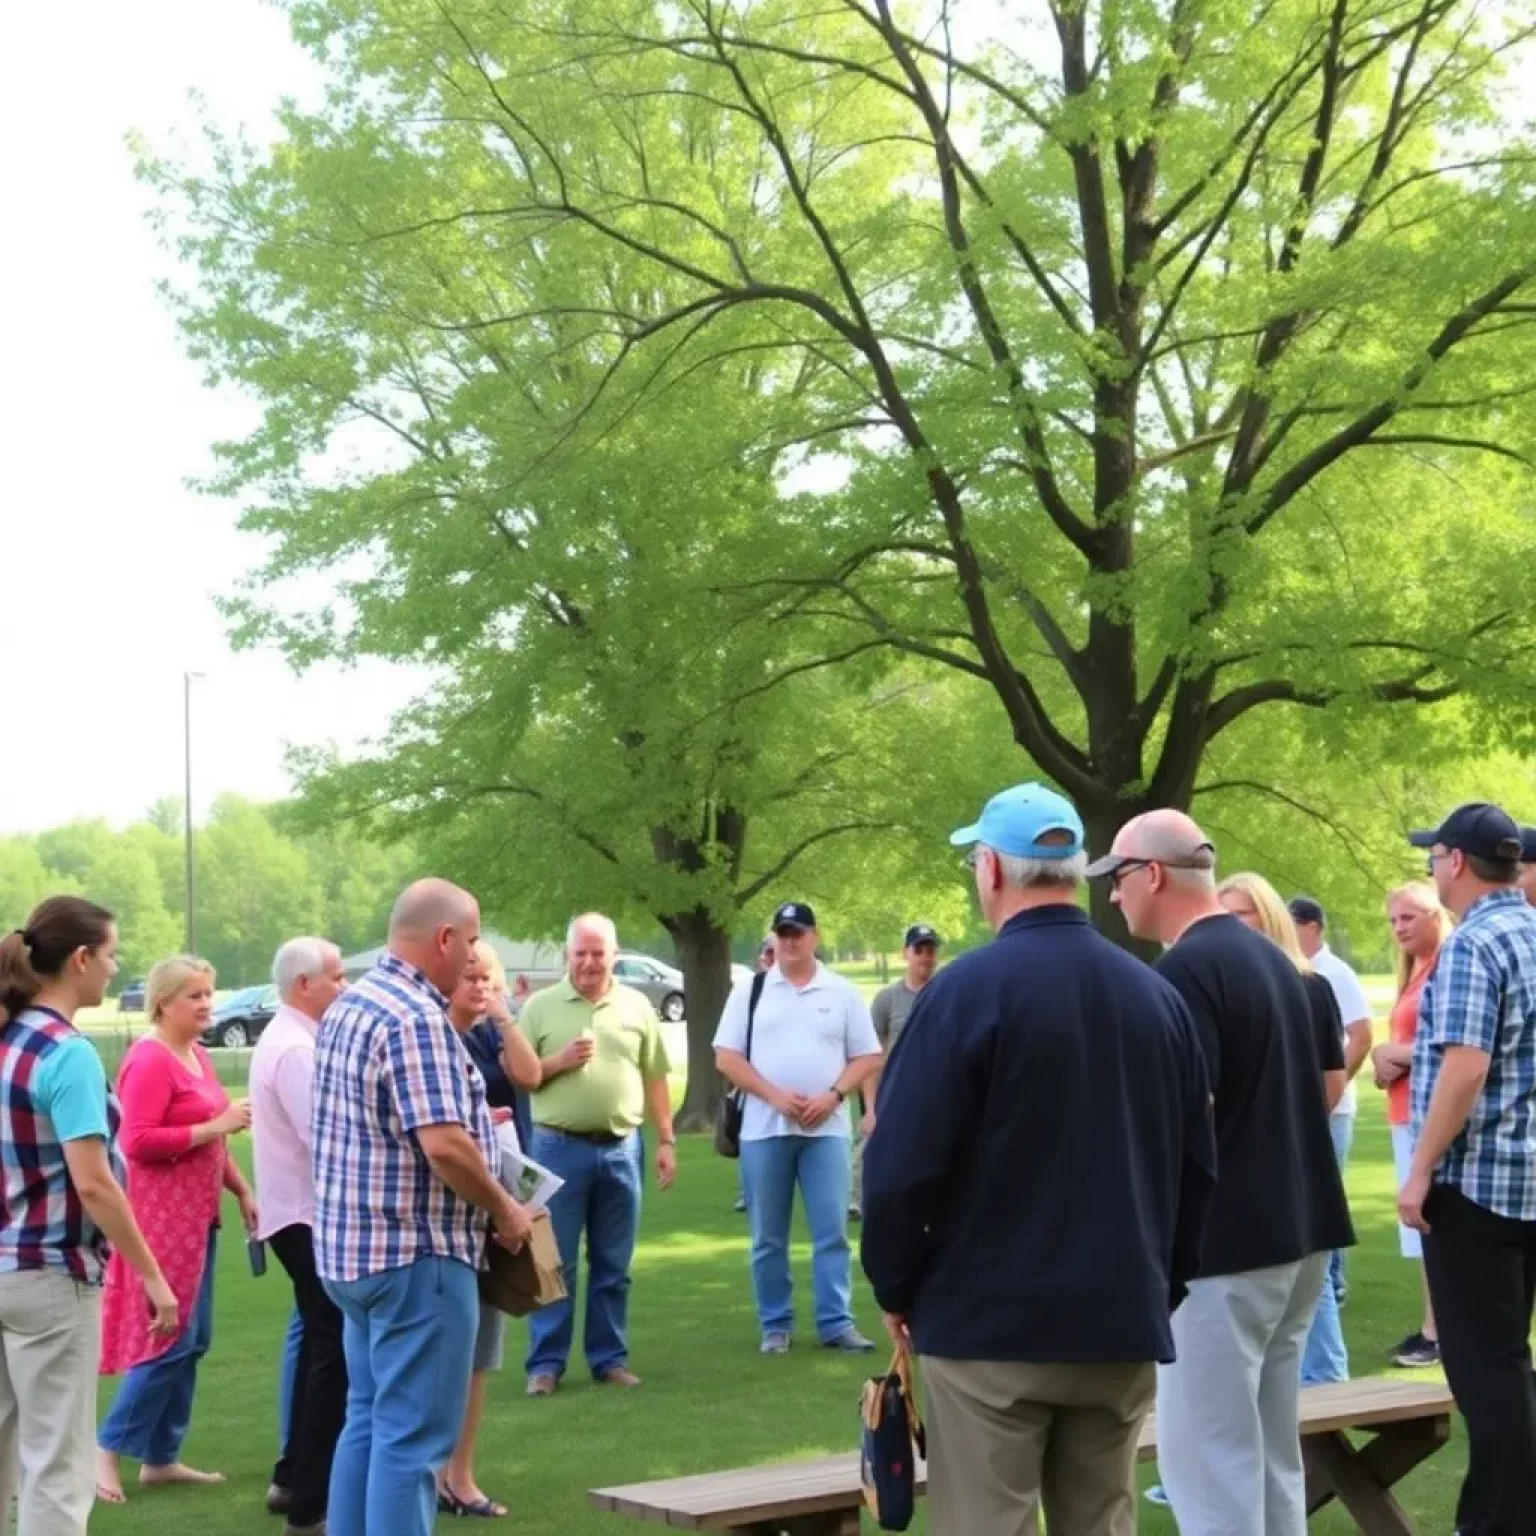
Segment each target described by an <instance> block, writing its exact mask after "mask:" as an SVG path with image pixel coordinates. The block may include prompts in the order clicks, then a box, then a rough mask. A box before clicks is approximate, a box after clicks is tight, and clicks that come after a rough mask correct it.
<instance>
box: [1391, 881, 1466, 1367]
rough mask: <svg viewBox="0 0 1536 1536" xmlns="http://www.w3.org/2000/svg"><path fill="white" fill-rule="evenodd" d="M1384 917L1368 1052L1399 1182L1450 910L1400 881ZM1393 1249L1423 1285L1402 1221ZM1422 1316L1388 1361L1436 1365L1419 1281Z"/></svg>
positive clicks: (1415, 1243)
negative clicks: (1428, 994) (1420, 1047)
mask: <svg viewBox="0 0 1536 1536" xmlns="http://www.w3.org/2000/svg"><path fill="white" fill-rule="evenodd" d="M1387 921H1388V922H1389V923H1390V924H1391V925H1392V937H1393V939H1394V940H1395V941H1396V944H1397V1001H1396V1002H1395V1003H1393V1005H1392V1018H1391V1023H1390V1024H1389V1026H1388V1032H1387V1033H1388V1038H1387V1040H1386V1042H1385V1043H1384V1044H1382V1045H1378V1046H1377V1047H1376V1049H1375V1050H1374V1051H1372V1052H1371V1064H1372V1066H1373V1067H1374V1068H1375V1070H1376V1083H1377V1086H1378V1087H1381V1088H1385V1089H1386V1090H1387V1125H1388V1126H1389V1127H1390V1129H1391V1132H1392V1161H1393V1163H1394V1164H1395V1165H1396V1169H1397V1182H1398V1184H1399V1186H1401V1185H1402V1183H1403V1181H1404V1180H1405V1179H1406V1178H1407V1177H1408V1168H1409V1165H1410V1164H1411V1163H1412V1161H1413V1134H1412V1131H1411V1130H1410V1128H1409V1124H1408V1119H1409V1114H1408V1092H1409V1086H1408V1074H1409V1072H1410V1070H1411V1069H1412V1067H1413V1038H1414V1035H1415V1034H1417V1032H1418V1027H1419V998H1420V997H1421V996H1422V995H1423V992H1424V983H1425V982H1426V981H1428V980H1429V975H1430V972H1431V971H1433V970H1434V968H1435V961H1436V960H1437V959H1438V958H1439V956H1440V946H1441V945H1442V944H1443V943H1444V942H1445V941H1446V939H1447V938H1448V937H1449V936H1450V932H1451V929H1452V927H1453V926H1454V924H1453V922H1452V919H1451V914H1450V913H1449V912H1447V911H1446V910H1445V908H1444V907H1443V906H1441V904H1440V896H1439V893H1438V892H1437V891H1436V890H1435V888H1434V886H1433V885H1431V884H1430V883H1429V881H1427V880H1414V881H1410V882H1409V884H1407V885H1400V886H1398V888H1397V889H1396V890H1395V891H1392V892H1391V893H1390V894H1389V895H1388V897H1387ZM1397 1241H1398V1251H1399V1252H1400V1253H1401V1254H1402V1256H1403V1257H1404V1258H1405V1259H1411V1260H1413V1261H1414V1263H1416V1264H1418V1265H1419V1270H1420V1277H1421V1283H1422V1275H1423V1260H1424V1250H1423V1248H1422V1247H1421V1246H1420V1238H1419V1234H1418V1233H1417V1232H1415V1231H1414V1230H1413V1228H1412V1227H1405V1226H1403V1225H1402V1223H1401V1222H1399V1223H1398V1228H1397ZM1423 1291H1424V1318H1423V1321H1422V1322H1421V1323H1420V1325H1419V1330H1418V1332H1417V1333H1410V1334H1409V1335H1408V1337H1407V1338H1406V1339H1404V1340H1403V1341H1402V1343H1401V1344H1398V1345H1397V1346H1396V1347H1395V1348H1393V1350H1392V1351H1391V1357H1392V1361H1393V1364H1395V1365H1401V1366H1427V1365H1437V1364H1438V1363H1439V1360H1440V1334H1439V1331H1438V1330H1437V1329H1436V1327H1435V1312H1434V1308H1433V1307H1432V1306H1431V1305H1430V1300H1429V1286H1428V1284H1427V1283H1424V1284H1423Z"/></svg>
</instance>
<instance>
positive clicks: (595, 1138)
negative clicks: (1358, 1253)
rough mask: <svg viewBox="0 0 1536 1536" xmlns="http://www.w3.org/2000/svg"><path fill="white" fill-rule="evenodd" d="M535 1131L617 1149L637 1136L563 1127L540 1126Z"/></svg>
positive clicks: (632, 1133)
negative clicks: (620, 1144) (622, 1142)
mask: <svg viewBox="0 0 1536 1536" xmlns="http://www.w3.org/2000/svg"><path fill="white" fill-rule="evenodd" d="M535 1129H537V1130H540V1131H553V1132H554V1133H555V1135H556V1136H568V1137H570V1139H571V1140H572V1141H589V1142H591V1143H592V1145H593V1146H595V1147H616V1146H618V1144H619V1143H620V1142H621V1141H628V1140H629V1138H630V1137H631V1136H633V1135H634V1134H635V1133H634V1132H633V1131H625V1132H624V1134H623V1135H622V1136H615V1135H614V1134H613V1132H612V1131H573V1130H570V1129H569V1128H568V1127H566V1126H563V1125H540V1126H537V1127H535Z"/></svg>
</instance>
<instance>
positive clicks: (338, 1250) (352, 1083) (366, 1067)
mask: <svg viewBox="0 0 1536 1536" xmlns="http://www.w3.org/2000/svg"><path fill="white" fill-rule="evenodd" d="M447 1008H448V1000H447V998H445V997H444V996H443V994H442V993H441V992H440V991H439V990H438V989H437V988H436V987H435V986H433V985H432V983H431V982H430V981H428V980H427V978H426V977H425V976H424V975H422V973H421V972H420V971H418V970H417V969H416V968H415V967H414V966H412V965H407V964H406V963H405V962H404V961H403V960H401V959H399V958H398V957H396V956H395V955H390V954H386V955H385V956H384V958H383V959H382V960H380V961H379V963H378V964H377V965H376V966H374V968H373V969H372V970H371V971H369V972H368V974H367V975H366V976H364V977H363V978H362V979H361V980H360V981H358V982H356V983H355V984H354V985H352V986H351V987H349V988H348V989H347V990H346V991H345V992H344V993H342V995H341V996H340V997H339V998H337V999H336V1001H335V1002H334V1003H332V1004H331V1006H330V1008H329V1009H327V1010H326V1014H325V1017H324V1018H323V1019H322V1020H321V1022H320V1032H319V1036H318V1038H317V1039H316V1042H315V1077H314V1111H313V1120H312V1132H313V1138H312V1140H313V1145H312V1155H313V1163H314V1175H315V1227H314V1233H315V1264H316V1267H317V1268H318V1269H319V1271H320V1273H321V1275H322V1276H324V1277H325V1278H326V1279H328V1280H361V1279H363V1278H364V1277H365V1276H368V1275H375V1274H379V1273H381V1272H383V1271H384V1270H389V1269H399V1268H401V1267H402V1266H403V1265H406V1264H412V1263H414V1262H415V1261H416V1260H417V1259H421V1258H427V1257H430V1256H434V1255H436V1256H441V1257H445V1258H450V1259H458V1260H460V1261H461V1262H463V1263H465V1264H468V1265H469V1266H470V1267H471V1268H472V1269H480V1268H483V1267H484V1263H485V1244H486V1236H487V1234H488V1232H489V1229H490V1221H489V1218H488V1217H487V1216H486V1214H485V1212H483V1211H481V1210H480V1209H479V1208H478V1207H476V1206H473V1205H471V1204H470V1203H469V1202H468V1201H466V1200H462V1199H460V1198H459V1196H457V1195H456V1194H454V1192H453V1191H452V1190H451V1189H449V1188H448V1186H447V1185H446V1184H444V1183H443V1181H442V1180H441V1179H439V1178H438V1177H437V1175H436V1174H435V1173H433V1171H432V1168H431V1165H430V1164H429V1163H428V1162H427V1158H426V1154H425V1153H424V1152H423V1151H422V1150H421V1147H420V1145H419V1144H418V1142H417V1140H416V1137H415V1135H414V1132H416V1131H418V1130H420V1129H422V1127H424V1126H429V1125H462V1126H463V1127H464V1128H465V1129H466V1130H467V1131H468V1132H469V1133H470V1135H471V1136H473V1137H474V1139H475V1141H476V1142H477V1143H478V1144H479V1147H480V1150H481V1153H482V1154H483V1155H484V1157H485V1160H486V1163H487V1165H488V1166H489V1167H491V1168H493V1169H494V1168H495V1167H496V1166H497V1149H496V1132H495V1129H494V1127H493V1126H492V1123H491V1115H490V1110H489V1109H488V1108H487V1106H486V1102H485V1085H484V1083H483V1082H482V1081H481V1078H480V1074H479V1072H477V1071H476V1070H475V1067H474V1064H473V1063H472V1062H471V1061H470V1059H469V1057H468V1055H467V1054H466V1053H465V1051H464V1049H463V1047H462V1046H461V1045H460V1044H459V1040H458V1037H457V1035H455V1034H454V1032H453V1026H452V1025H451V1024H450V1023H449V1022H448V1013H447Z"/></svg>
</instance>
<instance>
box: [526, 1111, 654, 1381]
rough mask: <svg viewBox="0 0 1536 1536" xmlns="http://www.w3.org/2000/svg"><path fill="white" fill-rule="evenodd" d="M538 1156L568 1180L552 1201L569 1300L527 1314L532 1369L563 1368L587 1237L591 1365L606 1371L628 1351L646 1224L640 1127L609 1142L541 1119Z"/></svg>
mask: <svg viewBox="0 0 1536 1536" xmlns="http://www.w3.org/2000/svg"><path fill="white" fill-rule="evenodd" d="M530 1151H531V1152H532V1155H533V1159H534V1161H535V1162H538V1163H543V1165H544V1166H545V1167H546V1168H548V1169H549V1170H550V1172H551V1173H557V1174H559V1175H560V1177H561V1178H562V1179H564V1180H565V1184H564V1186H563V1187H562V1188H560V1189H558V1190H557V1191H556V1192H555V1197H554V1199H553V1200H551V1201H550V1203H549V1219H550V1222H551V1223H552V1225H553V1226H554V1229H555V1242H556V1243H557V1244H558V1245H559V1248H560V1263H561V1266H562V1268H563V1269H564V1271H565V1290H566V1297H565V1300H564V1301H557V1302H555V1303H554V1305H553V1306H548V1307H542V1308H540V1310H539V1311H537V1312H535V1313H533V1315H532V1316H531V1317H530V1318H529V1319H528V1367H527V1369H528V1374H529V1375H530V1376H555V1377H559V1376H563V1375H564V1374H565V1365H566V1361H567V1360H568V1359H569V1358H570V1354H571V1335H572V1333H573V1331H574V1329H575V1320H576V1266H577V1259H578V1258H579V1256H580V1254H581V1237H582V1233H583V1232H585V1233H586V1237H587V1314H586V1322H585V1324H584V1330H583V1332H584V1337H583V1341H582V1342H583V1348H584V1349H585V1351H586V1356H587V1367H588V1369H589V1370H590V1371H591V1372H592V1374H593V1375H594V1376H599V1377H600V1376H604V1375H606V1374H607V1373H608V1372H609V1371H611V1370H613V1369H614V1368H615V1367H617V1366H621V1365H623V1364H624V1363H625V1362H626V1361H627V1360H628V1359H629V1266H630V1263H631V1261H632V1260H633V1258H634V1256H635V1238H636V1236H637V1235H638V1233H639V1230H640V1185H641V1179H642V1172H643V1168H644V1162H643V1158H644V1153H643V1150H642V1146H641V1141H640V1133H639V1132H638V1131H636V1132H634V1133H633V1134H631V1135H629V1136H626V1137H625V1138H624V1140H623V1141H616V1142H613V1143H612V1144H610V1145H599V1144H598V1143H596V1142H591V1141H583V1140H582V1139H581V1138H580V1137H579V1136H566V1135H563V1134H562V1133H561V1132H559V1131H556V1130H552V1129H550V1128H549V1127H547V1126H542V1125H541V1126H535V1127H534V1132H533V1146H532V1148H531V1149H530Z"/></svg>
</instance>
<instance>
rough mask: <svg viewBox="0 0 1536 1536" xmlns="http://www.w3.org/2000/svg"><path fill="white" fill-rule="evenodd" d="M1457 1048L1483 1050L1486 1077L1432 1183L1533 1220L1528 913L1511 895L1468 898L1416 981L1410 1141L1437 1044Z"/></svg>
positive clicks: (1533, 931) (1533, 1059)
mask: <svg viewBox="0 0 1536 1536" xmlns="http://www.w3.org/2000/svg"><path fill="white" fill-rule="evenodd" d="M1458 1045H1460V1046H1468V1047H1471V1048H1472V1049H1474V1050H1479V1051H1485V1052H1486V1053H1487V1054H1488V1058H1489V1062H1488V1079H1487V1081H1486V1082H1485V1083H1484V1084H1483V1089H1482V1092H1481V1093H1480V1094H1479V1095H1478V1097H1477V1102H1476V1103H1475V1104H1474V1105H1473V1107H1472V1113H1471V1114H1470V1115H1469V1116H1468V1117H1467V1123H1466V1125H1465V1126H1464V1127H1463V1128H1462V1131H1461V1134H1460V1135H1458V1136H1457V1138H1456V1139H1455V1141H1453V1142H1452V1143H1451V1145H1450V1148H1449V1150H1448V1151H1447V1152H1446V1154H1445V1157H1444V1159H1443V1160H1442V1161H1441V1163H1440V1166H1439V1167H1438V1168H1437V1169H1436V1170H1435V1182H1436V1183H1437V1184H1449V1185H1452V1186H1454V1187H1455V1188H1457V1189H1459V1190H1460V1191H1461V1193H1462V1194H1464V1195H1465V1196H1466V1197H1467V1199H1469V1200H1471V1201H1472V1202H1473V1203H1474V1204H1475V1205H1480V1206H1482V1207H1483V1208H1484V1209H1485V1210H1489V1211H1492V1212H1494V1213H1495V1214H1496V1215H1499V1216H1508V1217H1511V1218H1513V1219H1514V1220H1516V1221H1536V910H1533V909H1532V908H1531V907H1529V906H1528V905H1527V904H1526V900H1525V897H1524V895H1523V894H1522V893H1521V892H1519V891H1514V890H1510V891H1503V890H1500V891H1493V892H1491V893H1490V894H1488V895H1487V896H1483V897H1481V898H1479V899H1478V900H1477V901H1475V902H1474V903H1473V904H1472V905H1471V906H1470V907H1469V908H1468V909H1467V913H1466V916H1465V917H1464V918H1463V919H1462V921H1461V926H1460V927H1458V928H1457V929H1456V931H1455V932H1454V933H1452V934H1451V936H1450V937H1449V938H1448V939H1447V940H1446V941H1445V943H1444V944H1443V945H1442V946H1441V949H1440V957H1439V959H1438V960H1437V961H1436V963H1435V969H1434V972H1433V974H1432V975H1431V976H1430V978H1429V980H1428V982H1426V983H1425V986H1424V994H1423V996H1422V998H1421V999H1420V1001H1419V1028H1418V1033H1417V1034H1416V1035H1415V1037H1414V1042H1413V1069H1412V1071H1411V1072H1410V1074H1409V1082H1410V1084H1411V1085H1412V1093H1413V1134H1414V1136H1415V1137H1417V1136H1418V1135H1419V1133H1420V1131H1421V1130H1422V1129H1423V1126H1424V1118H1425V1116H1426V1115H1427V1114H1428V1113H1429V1103H1430V1099H1431V1097H1432V1096H1433V1094H1434V1091H1435V1082H1436V1080H1437V1079H1438V1077H1439V1074H1440V1064H1441V1062H1442V1060H1443V1059H1444V1056H1445V1050H1446V1047H1447V1046H1458Z"/></svg>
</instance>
